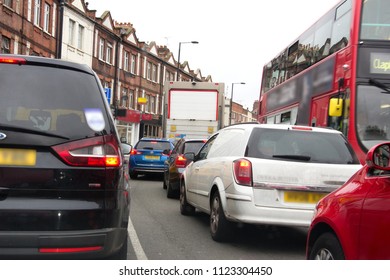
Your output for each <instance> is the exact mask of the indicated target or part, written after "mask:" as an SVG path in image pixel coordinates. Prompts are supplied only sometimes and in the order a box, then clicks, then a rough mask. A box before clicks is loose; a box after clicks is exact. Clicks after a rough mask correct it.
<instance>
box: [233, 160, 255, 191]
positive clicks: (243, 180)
mask: <svg viewBox="0 0 390 280" xmlns="http://www.w3.org/2000/svg"><path fill="white" fill-rule="evenodd" d="M233 175H234V180H235V181H236V183H237V184H240V185H244V186H250V187H251V186H252V185H253V184H252V163H251V162H250V161H249V160H247V159H238V160H235V161H233Z"/></svg>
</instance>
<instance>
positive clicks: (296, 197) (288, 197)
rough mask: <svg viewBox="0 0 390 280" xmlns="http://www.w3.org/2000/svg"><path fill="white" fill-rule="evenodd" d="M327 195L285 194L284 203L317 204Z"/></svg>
mask: <svg viewBox="0 0 390 280" xmlns="http://www.w3.org/2000/svg"><path fill="white" fill-rule="evenodd" d="M327 194H328V193H319V192H296V191H295V192H284V202H292V203H314V204H315V203H317V202H318V201H319V200H320V199H321V198H323V197H324V196H325V195H327Z"/></svg>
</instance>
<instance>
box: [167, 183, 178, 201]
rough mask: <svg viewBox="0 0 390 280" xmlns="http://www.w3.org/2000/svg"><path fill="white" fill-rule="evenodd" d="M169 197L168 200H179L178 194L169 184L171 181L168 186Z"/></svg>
mask: <svg viewBox="0 0 390 280" xmlns="http://www.w3.org/2000/svg"><path fill="white" fill-rule="evenodd" d="M167 197H168V198H177V197H178V195H177V192H175V191H174V190H172V185H171V184H170V183H169V181H168V185H167Z"/></svg>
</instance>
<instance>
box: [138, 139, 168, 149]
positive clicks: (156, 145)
mask: <svg viewBox="0 0 390 280" xmlns="http://www.w3.org/2000/svg"><path fill="white" fill-rule="evenodd" d="M135 148H136V149H144V150H161V151H163V150H170V149H171V144H170V143H169V142H166V141H139V142H138V144H137V145H136V147H135Z"/></svg>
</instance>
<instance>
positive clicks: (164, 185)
mask: <svg viewBox="0 0 390 280" xmlns="http://www.w3.org/2000/svg"><path fill="white" fill-rule="evenodd" d="M168 183H169V181H168ZM163 189H164V190H166V189H167V175H166V174H165V172H164V179H163Z"/></svg>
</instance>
